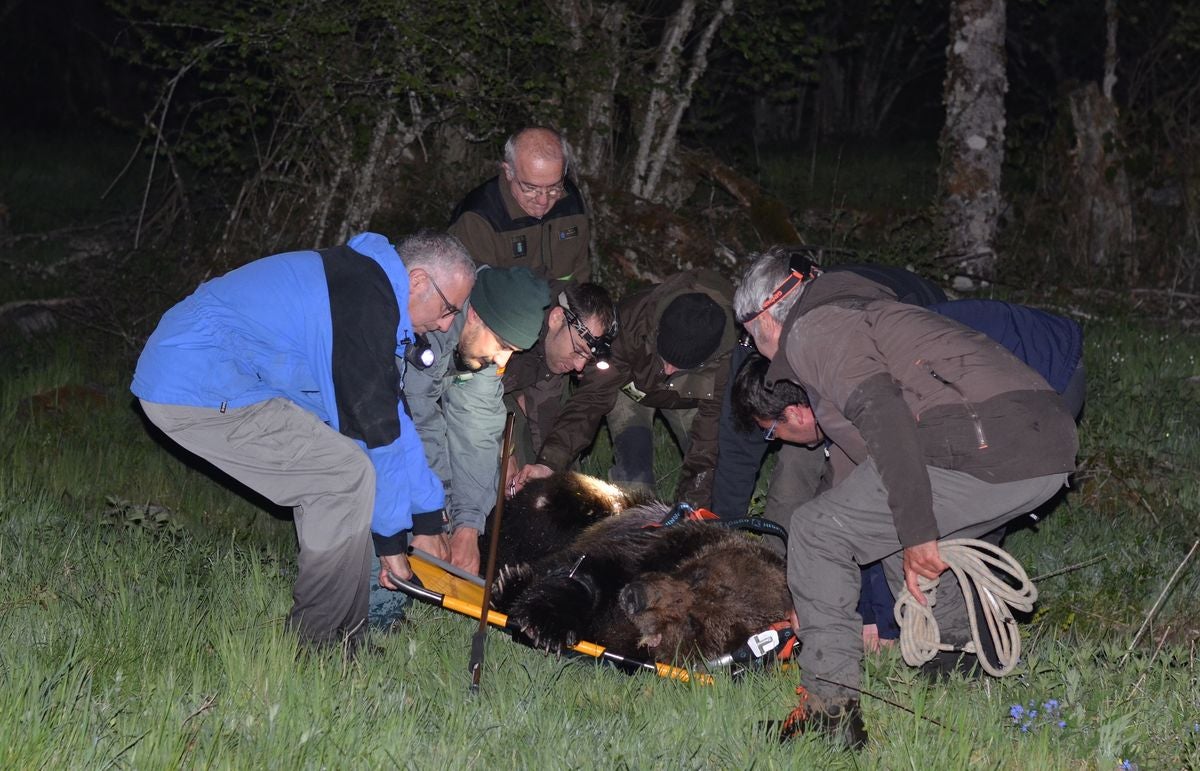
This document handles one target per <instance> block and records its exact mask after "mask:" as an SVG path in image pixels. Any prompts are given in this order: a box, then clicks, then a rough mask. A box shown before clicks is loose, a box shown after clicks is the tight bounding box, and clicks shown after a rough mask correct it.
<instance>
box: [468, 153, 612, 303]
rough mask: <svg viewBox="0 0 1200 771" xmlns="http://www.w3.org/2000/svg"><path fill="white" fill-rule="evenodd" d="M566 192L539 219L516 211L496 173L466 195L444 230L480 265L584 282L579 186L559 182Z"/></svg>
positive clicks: (584, 222)
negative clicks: (517, 267) (525, 269)
mask: <svg viewBox="0 0 1200 771" xmlns="http://www.w3.org/2000/svg"><path fill="white" fill-rule="evenodd" d="M563 184H564V186H565V187H566V190H567V194H566V195H565V196H563V197H562V198H560V199H558V201H556V202H555V204H554V207H553V208H552V209H550V211H548V212H546V216H545V217H542V218H541V219H537V218H535V217H530V216H529V215H528V214H526V213H525V212H524V210H523V209H521V206H520V204H519V203H517V200H516V199H515V198H513V195H512V191H511V190H509V186H508V182H507V181H506V180H505V179H504V177H503V176H502V175H499V176H495V177H492V178H491V179H489V180H488V181H487V182H484V183H483V184H482V185H480V186H479V187H477V188H475V189H474V190H472V191H471V192H469V193H467V195H466V197H465V198H463V200H462V202H461V203H459V205H458V208H456V209H455V210H454V214H453V215H452V216H451V220H450V233H451V235H454V236H457V237H458V239H459V240H460V241H462V242H463V244H464V245H465V246H466V247H467V251H468V252H470V254H471V257H472V258H473V259H474V260H475V261H476V262H478V263H480V264H486V265H491V266H492V267H494V268H512V267H516V266H523V267H526V268H529V269H530V270H532V271H533V273H534V275H536V276H538V277H540V278H544V279H546V280H547V281H565V280H567V279H574V280H575V281H587V280H588V277H589V276H591V274H592V270H591V265H590V263H589V261H588V242H589V240H590V239H591V233H590V231H589V229H588V214H587V208H586V207H585V206H584V204H583V196H582V195H581V194H580V192H579V188H578V187H576V186H575V183H574V182H572V181H571V180H570V179H566V180H564V181H563Z"/></svg>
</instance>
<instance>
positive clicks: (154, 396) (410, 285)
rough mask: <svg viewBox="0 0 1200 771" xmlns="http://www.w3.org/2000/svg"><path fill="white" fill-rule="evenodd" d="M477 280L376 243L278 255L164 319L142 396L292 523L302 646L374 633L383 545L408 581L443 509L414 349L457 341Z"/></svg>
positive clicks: (443, 261)
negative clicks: (441, 335) (374, 561)
mask: <svg viewBox="0 0 1200 771" xmlns="http://www.w3.org/2000/svg"><path fill="white" fill-rule="evenodd" d="M474 282H475V274H474V266H473V265H472V263H471V259H470V257H469V256H468V255H467V253H466V251H465V250H464V249H463V247H462V244H460V243H459V242H458V240H457V239H455V238H453V237H450V236H446V235H438V234H432V233H419V234H417V235H415V236H412V237H409V238H407V239H405V240H404V241H402V242H401V243H400V244H399V246H397V247H393V246H392V245H391V244H390V243H389V241H388V239H387V238H385V237H384V236H381V235H378V234H376V233H362V234H359V235H357V236H355V237H354V238H352V239H350V242H349V244H347V245H345V246H339V247H333V248H330V249H323V250H320V251H298V252H289V253H286V254H277V255H274V256H271V257H264V258H262V259H260V260H256V261H254V262H250V263H248V264H246V265H243V266H242V267H240V268H238V269H236V270H234V271H231V272H230V273H227V274H225V275H224V276H221V277H219V278H215V279H213V280H211V281H208V282H205V283H204V284H201V285H200V287H199V288H198V289H197V290H196V291H195V292H194V293H192V294H191V295H190V296H189V297H187V298H185V299H184V300H182V301H181V302H180V303H179V304H177V305H176V306H175V307H173V308H171V309H170V310H169V311H167V312H166V314H164V315H163V317H162V320H161V321H160V322H159V324H158V328H157V329H156V330H155V331H154V334H152V335H151V336H150V339H149V340H148V341H147V342H146V347H145V349H144V350H143V351H142V355H141V358H139V359H138V365H137V370H136V371H135V373H134V376H133V384H132V386H131V390H132V391H133V393H134V394H135V395H136V396H137V397H138V399H139V400H140V402H141V405H142V408H143V410H144V411H145V414H146V417H147V418H148V419H149V420H150V422H152V423H154V424H155V425H156V426H157V427H158V428H160V429H161V430H162V431H163V433H164V434H166V436H167V437H169V438H170V439H171V440H172V441H174V442H175V443H176V444H178V445H179V446H181V447H183V448H184V449H186V450H187V451H189V452H191V453H193V454H195V455H196V456H198V457H200V458H203V459H204V460H207V461H209V462H210V463H212V464H213V465H214V466H216V467H217V468H219V469H221V470H222V471H224V472H225V473H227V474H229V475H230V476H231V477H233V478H234V479H236V480H238V481H239V482H241V483H242V484H244V485H246V486H247V487H249V488H250V489H252V490H254V491H256V492H258V493H259V494H261V495H263V496H264V497H266V498H268V499H269V500H271V501H273V502H275V503H276V504H279V505H283V506H290V507H292V508H293V510H294V513H295V526H296V536H297V540H298V542H299V555H298V559H297V562H298V572H297V576H296V583H295V587H294V588H293V590H292V597H293V605H292V610H291V613H290V614H289V615H288V626H289V628H291V629H293V630H295V631H296V632H297V634H298V635H299V638H300V640H301V642H302V643H306V644H309V645H313V646H327V645H344V646H345V647H346V650H347V652H348V653H349V654H352V653H353V652H354V651H355V650H356V649H357V648H358V646H359V644H360V643H361V641H362V639H363V635H364V632H365V630H366V622H367V612H368V593H367V586H368V580H369V573H370V571H371V543H372V540H373V539H372V535H373V536H374V542H375V551H376V554H377V555H378V558H379V560H380V562H381V563H382V566H381V567H380V568H379V569H377V570H376V580H378V581H380V582H382V583H383V584H384V585H385V586H391V579H390V578H389V577H388V575H387V573H389V572H390V573H394V574H396V575H398V576H400V577H402V578H409V577H411V576H412V571H411V570H410V569H409V566H408V562H407V559H406V558H405V556H404V551H403V541H404V539H405V537H406V536H407V535H408V533H409V532H410V531H415V530H419V529H420V528H421V527H422V525H423V524H424V523H428V522H441V520H442V507H443V500H444V494H443V491H442V485H441V483H440V481H439V480H438V478H437V477H436V476H435V475H434V474H433V472H432V471H431V470H430V468H429V465H428V463H427V462H426V460H425V455H424V452H423V451H422V447H421V444H420V442H419V441H418V439H417V435H416V431H415V430H414V429H413V423H412V420H411V418H410V416H409V414H408V410H407V409H406V408H405V407H404V403H403V398H404V394H403V389H404V387H405V374H406V372H405V369H406V368H405V366H404V359H403V358H401V359H400V366H397V358H396V357H397V355H399V356H401V357H403V356H404V355H405V354H406V353H407V352H408V350H409V349H410V348H411V347H412V346H413V343H414V339H415V336H416V335H420V334H422V333H426V332H431V331H433V330H439V329H442V330H444V329H447V328H448V327H449V326H450V319H449V318H447V317H446V316H445V311H444V307H443V306H444V305H445V306H449V305H452V304H454V303H462V302H463V301H465V300H466V298H467V293H468V292H469V291H471V287H472V285H473V284H474Z"/></svg>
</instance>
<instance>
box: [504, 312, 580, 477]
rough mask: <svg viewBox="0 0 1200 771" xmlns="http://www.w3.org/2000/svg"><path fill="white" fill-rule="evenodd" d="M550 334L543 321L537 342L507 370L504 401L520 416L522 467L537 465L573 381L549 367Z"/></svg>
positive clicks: (519, 458)
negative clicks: (548, 343)
mask: <svg viewBox="0 0 1200 771" xmlns="http://www.w3.org/2000/svg"><path fill="white" fill-rule="evenodd" d="M546 333H547V327H546V324H545V322H543V323H542V332H541V334H540V335H539V336H538V341H537V343H535V344H534V346H533V347H532V348H530V349H529V350H528V351H522V352H520V353H518V354H515V355H514V356H513V357H512V358H511V359H509V360H508V365H507V366H506V367H505V369H504V401H505V403H506V404H507V405H508V406H509V408H510V409H513V410H515V412H516V415H517V429H515V431H514V436H515V437H516V439H515V444H516V447H517V461H518V463H519V464H522V465H523V464H525V463H533V462H534V460H535V459H536V458H537V455H538V452H539V451H540V450H541V447H542V445H543V444H544V443H545V439H546V437H547V436H549V434H550V432H551V431H553V430H554V425H555V422H556V421H557V420H558V415H559V412H560V411H561V410H562V406H563V404H564V403H565V400H566V390H567V384H568V383H569V382H570V375H556V374H554V373H553V372H551V371H550V367H549V366H548V365H547V364H546ZM518 397H520V400H521V401H520V404H518V402H517V398H518ZM526 432H528V433H526Z"/></svg>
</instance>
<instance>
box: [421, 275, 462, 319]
mask: <svg viewBox="0 0 1200 771" xmlns="http://www.w3.org/2000/svg"><path fill="white" fill-rule="evenodd" d="M425 276H426V277H427V278H428V279H429V283H430V284H432V285H433V291H435V292H437V293H438V297H440V298H442V305H445V306H446V310H445V311H443V312H442V315H441V316H438V318H439V319H444V318H449V317H450V316H457V315H458V314H460V313H462V308H459V307H458V306H457V305H454V304H452V303H451V302H450V301H449V300H447V299H446V294H445V292H443V291H442V288H441V287H440V286H438V285H437V282H436V281H434V280H433V276H430V275H429V274H428V273H426V274H425Z"/></svg>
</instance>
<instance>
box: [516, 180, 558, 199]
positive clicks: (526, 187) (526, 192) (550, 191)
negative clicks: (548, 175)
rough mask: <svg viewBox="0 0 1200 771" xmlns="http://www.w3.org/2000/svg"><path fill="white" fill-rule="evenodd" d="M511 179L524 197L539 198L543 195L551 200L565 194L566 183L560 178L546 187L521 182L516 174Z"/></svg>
mask: <svg viewBox="0 0 1200 771" xmlns="http://www.w3.org/2000/svg"><path fill="white" fill-rule="evenodd" d="M513 180H515V181H516V183H517V189H518V190H520V191H521V195H523V196H525V197H526V198H539V197H541V196H543V195H544V196H546V197H547V198H549V199H550V200H551V201H553V200H554V199H555V198H562V197H563V196H564V195H566V194H567V188H566V185H565V183H564V182H562V181H561V180H560V181H559V182H558V183H557V184H554V185H549V186H547V187H538V186H537V185H531V184H529V183H528V182H522V181H521V179H520V178H519V177H517V175H516V174H513Z"/></svg>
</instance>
